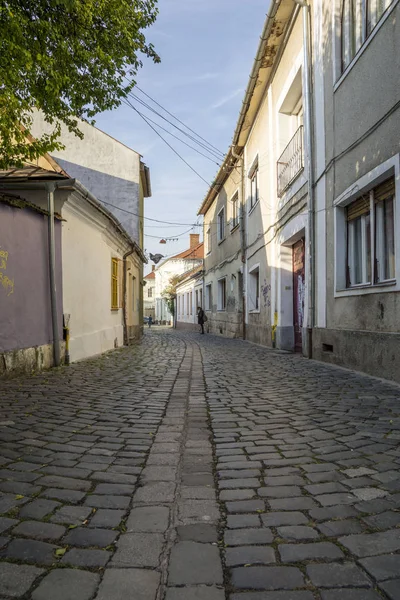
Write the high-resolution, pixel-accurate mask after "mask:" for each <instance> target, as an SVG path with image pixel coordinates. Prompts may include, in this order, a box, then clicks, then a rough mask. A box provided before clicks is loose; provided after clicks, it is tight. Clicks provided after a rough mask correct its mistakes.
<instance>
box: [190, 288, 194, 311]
mask: <svg viewBox="0 0 400 600" xmlns="http://www.w3.org/2000/svg"><path fill="white" fill-rule="evenodd" d="M190 314H191V315H192V314H193V292H190Z"/></svg>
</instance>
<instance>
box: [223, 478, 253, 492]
mask: <svg viewBox="0 0 400 600" xmlns="http://www.w3.org/2000/svg"><path fill="white" fill-rule="evenodd" d="M259 486H260V482H259V480H258V479H256V478H247V479H246V478H244V479H223V480H221V481H220V482H219V484H218V487H219V489H220V490H229V489H232V490H237V489H240V488H244V489H247V490H248V489H251V488H258V487H259Z"/></svg>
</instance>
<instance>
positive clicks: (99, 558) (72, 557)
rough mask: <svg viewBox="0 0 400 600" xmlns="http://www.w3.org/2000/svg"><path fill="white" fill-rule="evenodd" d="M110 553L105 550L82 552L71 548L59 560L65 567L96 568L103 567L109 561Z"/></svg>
mask: <svg viewBox="0 0 400 600" xmlns="http://www.w3.org/2000/svg"><path fill="white" fill-rule="evenodd" d="M110 557H111V552H107V551H106V550H82V549H80V548H72V549H71V550H68V552H67V553H66V554H64V556H63V557H62V559H61V563H62V564H65V565H73V566H74V567H83V568H85V567H86V568H88V569H91V568H96V567H105V566H106V564H107V563H108V561H109V560H110Z"/></svg>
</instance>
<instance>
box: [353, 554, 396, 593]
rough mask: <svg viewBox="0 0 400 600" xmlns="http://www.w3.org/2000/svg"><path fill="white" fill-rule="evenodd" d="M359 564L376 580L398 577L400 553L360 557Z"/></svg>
mask: <svg viewBox="0 0 400 600" xmlns="http://www.w3.org/2000/svg"><path fill="white" fill-rule="evenodd" d="M360 564H361V565H362V566H363V567H364V569H365V570H366V571H367V572H368V573H369V574H370V575H371V577H373V578H374V579H376V580H377V581H384V580H385V579H393V578H394V577H400V554H383V555H381V556H372V557H371V558H362V559H361V560H360ZM399 589H400V588H399Z"/></svg>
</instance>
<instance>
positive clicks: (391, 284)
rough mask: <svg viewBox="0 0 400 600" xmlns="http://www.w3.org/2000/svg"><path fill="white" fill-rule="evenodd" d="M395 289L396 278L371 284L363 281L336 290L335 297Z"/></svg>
mask: <svg viewBox="0 0 400 600" xmlns="http://www.w3.org/2000/svg"><path fill="white" fill-rule="evenodd" d="M393 288H394V289H393ZM397 290H398V285H397V281H396V279H388V280H387V281H382V282H381V283H374V284H373V285H372V284H370V283H365V284H360V285H354V286H352V287H349V288H344V289H339V290H336V292H335V298H340V297H342V296H361V295H363V294H379V293H381V292H393V291H397Z"/></svg>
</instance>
